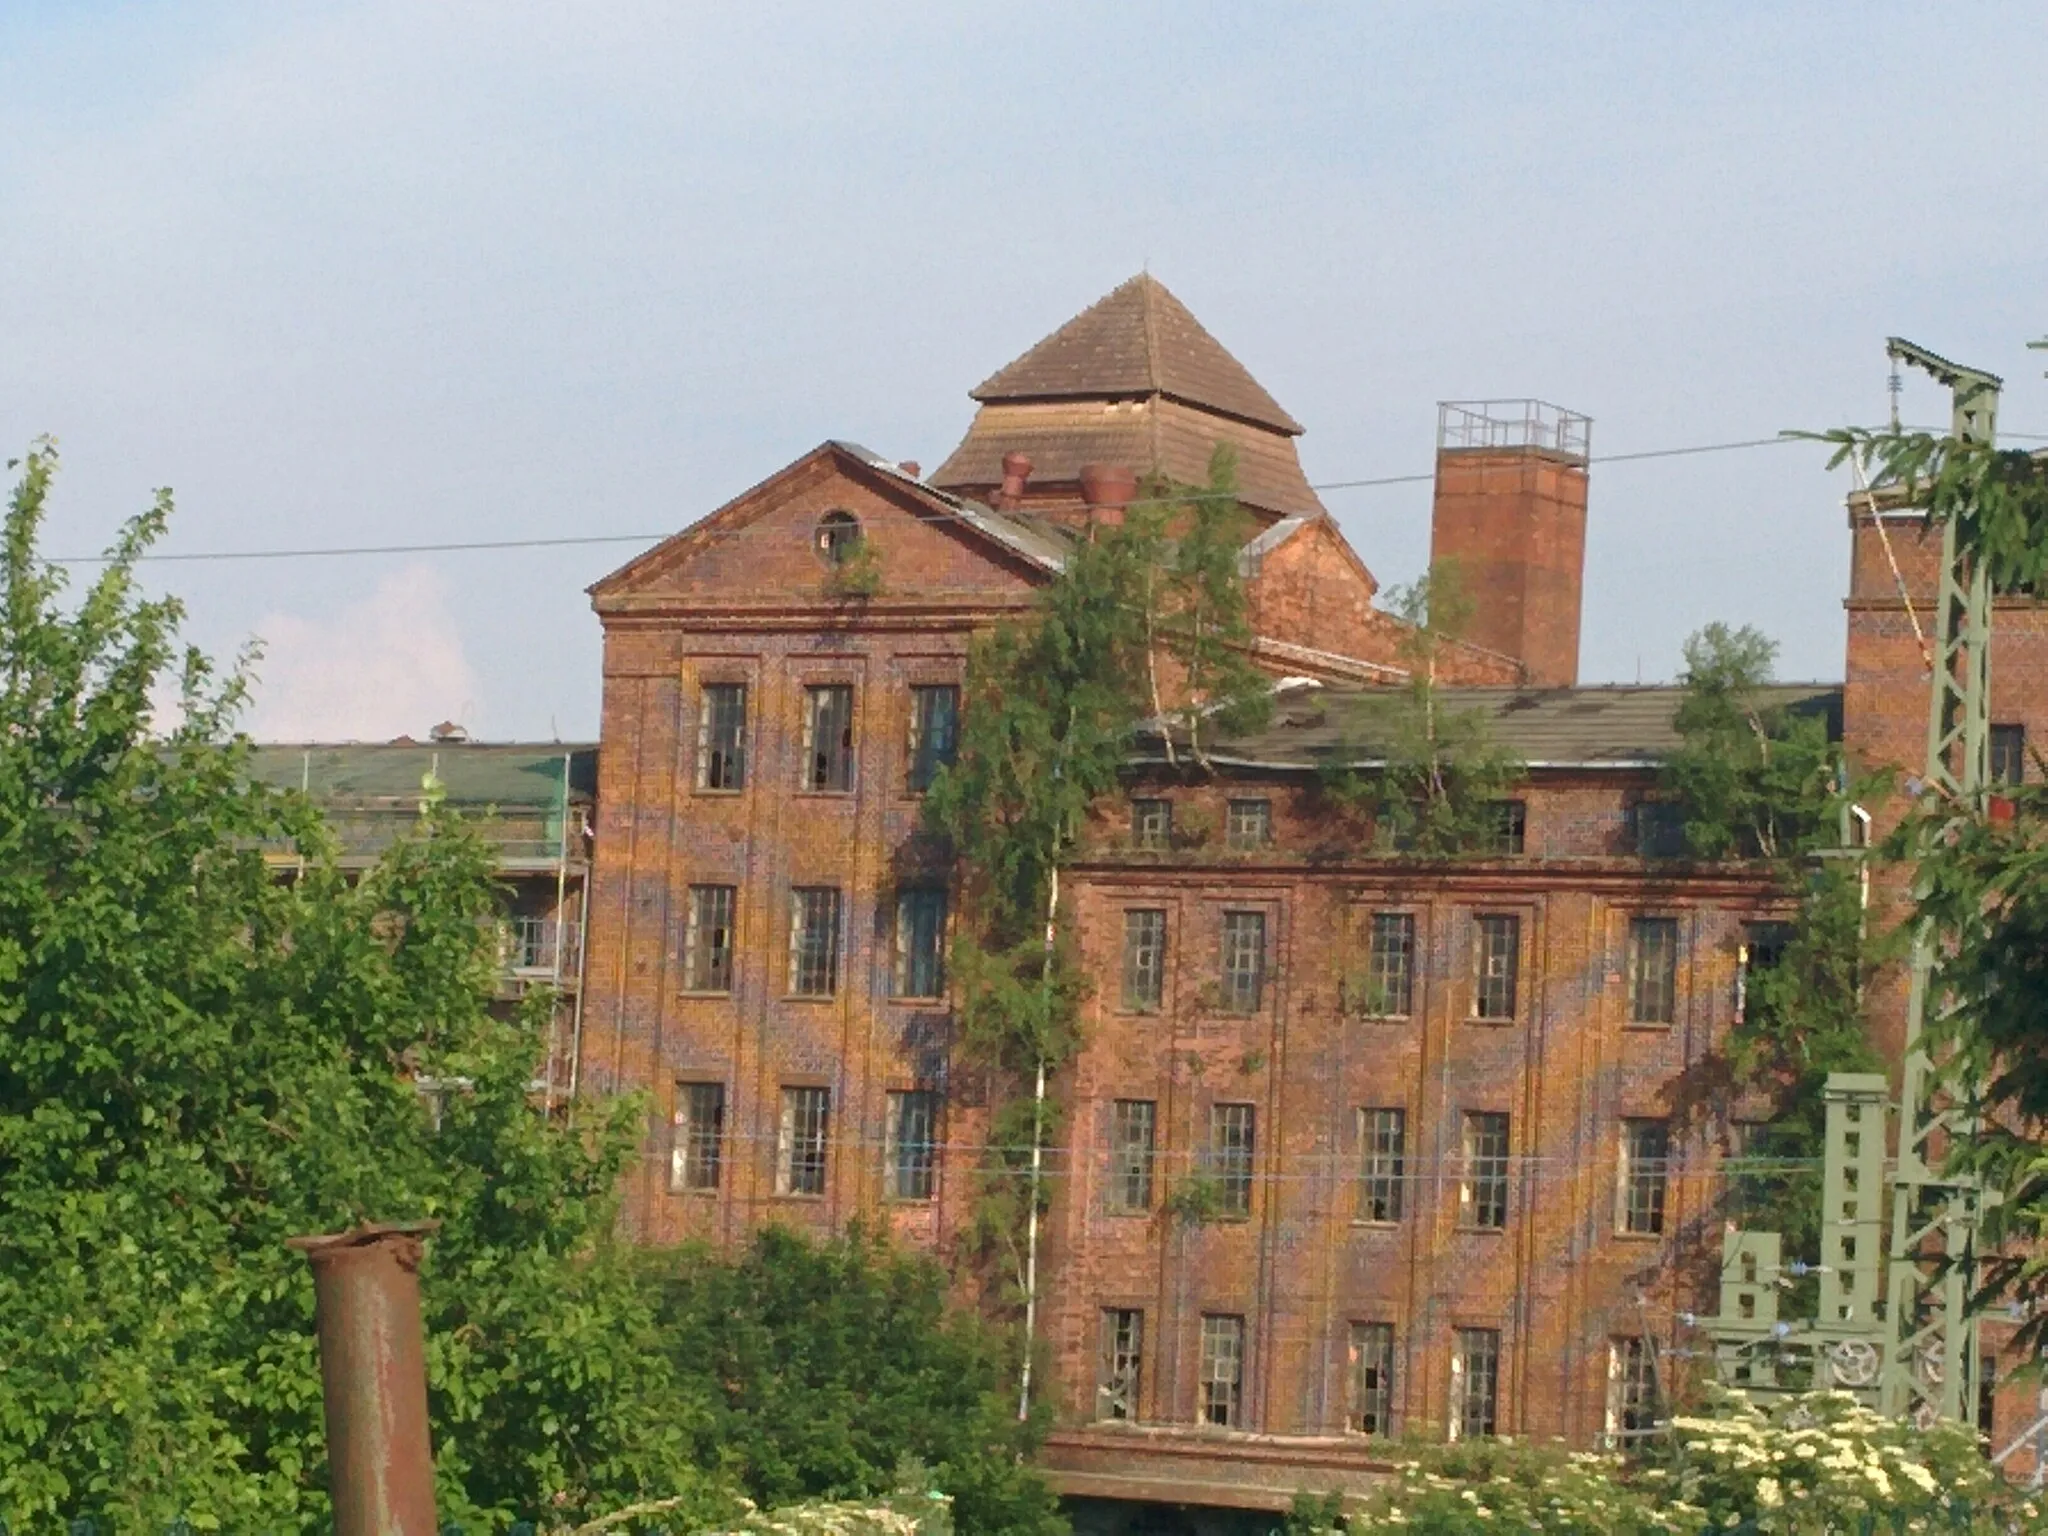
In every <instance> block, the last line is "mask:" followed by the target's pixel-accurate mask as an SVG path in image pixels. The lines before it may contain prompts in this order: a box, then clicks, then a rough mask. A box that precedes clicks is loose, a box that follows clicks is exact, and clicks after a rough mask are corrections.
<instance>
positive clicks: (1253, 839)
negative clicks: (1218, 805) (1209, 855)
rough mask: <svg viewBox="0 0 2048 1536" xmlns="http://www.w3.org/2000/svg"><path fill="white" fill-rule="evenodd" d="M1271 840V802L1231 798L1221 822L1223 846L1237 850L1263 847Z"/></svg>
mask: <svg viewBox="0 0 2048 1536" xmlns="http://www.w3.org/2000/svg"><path fill="white" fill-rule="evenodd" d="M1272 841H1273V802H1272V801H1270V800H1233V801H1231V802H1230V804H1229V806H1228V808H1227V810H1226V813H1225V818H1224V823H1223V842H1224V846H1225V847H1229V848H1235V849H1238V850H1239V851H1249V850H1252V849H1256V848H1264V847H1266V846H1267V845H1268V844H1270V843H1271V842H1272Z"/></svg>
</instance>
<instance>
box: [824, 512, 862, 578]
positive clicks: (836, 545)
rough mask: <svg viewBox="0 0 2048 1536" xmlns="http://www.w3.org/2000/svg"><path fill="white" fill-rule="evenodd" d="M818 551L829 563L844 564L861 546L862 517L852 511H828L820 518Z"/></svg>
mask: <svg viewBox="0 0 2048 1536" xmlns="http://www.w3.org/2000/svg"><path fill="white" fill-rule="evenodd" d="M817 537H818V553H819V554H820V555H821V556H823V557H824V560H825V563H826V564H827V565H844V564H846V562H847V561H849V560H851V559H852V558H853V557H854V553H855V551H857V550H858V549H859V548H860V519H859V518H857V517H855V516H854V515H853V514H852V513H851V512H827V513H826V514H825V515H824V516H823V517H821V518H819V519H818V535H817Z"/></svg>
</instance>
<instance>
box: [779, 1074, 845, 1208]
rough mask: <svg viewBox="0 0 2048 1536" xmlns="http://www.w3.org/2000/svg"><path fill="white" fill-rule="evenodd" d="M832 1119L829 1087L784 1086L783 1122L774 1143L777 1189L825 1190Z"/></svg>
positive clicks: (817, 1192) (795, 1191) (783, 1192)
mask: <svg viewBox="0 0 2048 1536" xmlns="http://www.w3.org/2000/svg"><path fill="white" fill-rule="evenodd" d="M831 1120H832V1091H831V1090H830V1089H829V1088H785V1089H783V1090H782V1124H781V1128H780V1130H779V1132H778V1134H777V1137H776V1146H775V1193H777V1194H778V1195H822V1194H824V1193H825V1148H826V1144H827V1136H828V1133H829V1131H830V1129H831Z"/></svg>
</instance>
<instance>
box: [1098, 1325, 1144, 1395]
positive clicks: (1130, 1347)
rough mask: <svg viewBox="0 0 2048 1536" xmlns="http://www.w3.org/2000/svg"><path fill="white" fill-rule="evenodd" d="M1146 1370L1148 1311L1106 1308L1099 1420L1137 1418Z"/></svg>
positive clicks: (1099, 1392)
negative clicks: (1139, 1397) (1139, 1391)
mask: <svg viewBox="0 0 2048 1536" xmlns="http://www.w3.org/2000/svg"><path fill="white" fill-rule="evenodd" d="M1144 1373H1145V1314H1144V1313H1143V1312H1141V1311H1139V1310H1138V1309H1137V1308H1136V1307H1104V1308H1103V1309H1102V1359H1101V1363H1100V1366H1099V1367H1098V1370H1097V1373H1096V1375H1097V1380H1096V1383H1095V1416H1096V1417H1097V1418H1098V1419H1122V1420H1126V1421H1129V1420H1133V1419H1136V1418H1137V1416H1138V1389H1139V1387H1140V1386H1142V1385H1143V1381H1144Z"/></svg>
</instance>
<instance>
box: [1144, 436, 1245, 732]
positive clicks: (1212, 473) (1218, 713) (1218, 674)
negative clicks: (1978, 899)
mask: <svg viewBox="0 0 2048 1536" xmlns="http://www.w3.org/2000/svg"><path fill="white" fill-rule="evenodd" d="M1251 531H1252V521H1251V518H1250V517H1249V516H1248V515H1247V514H1246V512H1245V510H1244V508H1243V507H1242V506H1241V505H1240V504H1239V503H1238V500H1237V451H1236V450H1235V449H1233V448H1232V447H1231V446H1230V445H1229V444H1227V443H1218V444H1217V445H1216V448H1215V451H1214V452H1213V453H1212V454H1211V455H1210V456H1209V480H1208V483H1207V484H1206V485H1203V486H1187V485H1179V484H1176V483H1175V482H1174V481H1172V480H1169V479H1166V478H1164V477H1154V478H1153V479H1152V480H1151V481H1150V482H1149V483H1148V484H1147V486H1146V488H1145V493H1144V494H1143V495H1142V496H1141V497H1140V499H1139V500H1138V501H1137V502H1136V503H1135V504H1134V505H1133V506H1132V507H1131V508H1130V509H1129V511H1128V512H1127V514H1126V521H1125V528H1124V532H1123V534H1122V536H1121V540H1120V549H1119V553H1120V554H1121V555H1122V556H1123V558H1125V559H1126V560H1128V561H1130V562H1132V563H1134V564H1135V565H1136V566H1137V568H1138V570H1139V572H1140V577H1139V579H1140V583H1141V585H1142V588H1143V592H1144V598H1143V605H1144V620H1145V659H1146V667H1147V676H1148V679H1149V683H1150V687H1151V691H1152V701H1151V702H1152V711H1153V714H1154V715H1155V716H1157V717H1158V718H1159V719H1161V720H1162V721H1165V722H1167V723H1168V724H1169V729H1167V730H1166V731H1165V732H1164V733H1163V736H1162V740H1163V743H1164V745H1165V748H1166V752H1167V755H1168V758H1169V760H1172V759H1173V758H1174V757H1175V756H1176V744H1175V742H1174V732H1175V730H1178V731H1179V732H1180V733H1181V734H1183V735H1185V737H1186V738H1187V747H1188V753H1189V755H1190V756H1191V757H1193V758H1194V759H1195V761H1196V762H1197V763H1198V764H1201V765H1202V766H1204V767H1206V766H1207V756H1206V754H1205V752H1204V750H1203V747H1202V731H1203V728H1204V727H1205V726H1206V727H1208V728H1209V729H1210V730H1212V731H1215V732H1217V733H1220V734H1224V735H1228V734H1230V733H1231V732H1234V731H1243V730H1254V729H1257V728H1258V727H1259V726H1261V725H1263V724H1265V722H1266V720H1267V719H1268V718H1269V717H1270V715H1271V712H1272V701H1273V695H1272V690H1271V688H1270V686H1269V685H1268V683H1267V680H1266V678H1265V677H1264V675H1263V674H1261V673H1260V672H1259V670H1258V668H1257V667H1255V666H1253V665H1252V660H1251V645H1252V638H1253V636H1252V624H1251V604H1250V599H1249V597H1248V595H1247V593H1246V591H1245V584H1244V573H1243V570H1242V568H1241V564H1240V562H1241V561H1242V559H1243V552H1244V544H1245V539H1246V537H1247V536H1248V535H1249V534H1250V532H1251ZM1162 659H1164V660H1165V661H1166V662H1167V664H1168V666H1169V667H1170V668H1171V669H1172V670H1173V672H1174V674H1175V680H1176V683H1177V687H1176V688H1175V689H1174V693H1173V697H1174V701H1175V702H1174V703H1173V705H1172V706H1171V707H1170V708H1169V707H1167V705H1166V703H1165V701H1164V698H1163V697H1162V694H1161V690H1160V683H1159V668H1160V662H1161V660H1162Z"/></svg>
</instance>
